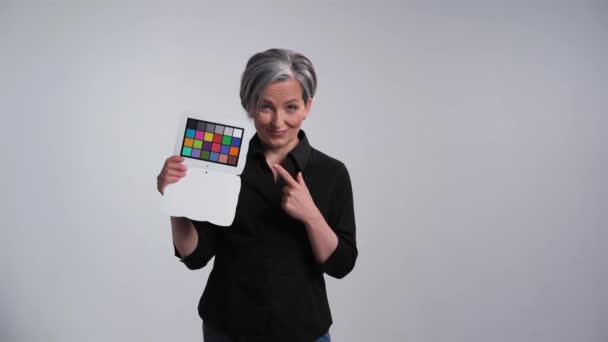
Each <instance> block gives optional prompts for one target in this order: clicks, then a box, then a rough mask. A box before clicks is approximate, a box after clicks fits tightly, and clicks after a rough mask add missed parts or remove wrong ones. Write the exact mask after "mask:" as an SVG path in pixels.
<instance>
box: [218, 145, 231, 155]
mask: <svg viewBox="0 0 608 342" xmlns="http://www.w3.org/2000/svg"><path fill="white" fill-rule="evenodd" d="M220 153H223V154H228V153H230V146H228V145H222V147H220Z"/></svg>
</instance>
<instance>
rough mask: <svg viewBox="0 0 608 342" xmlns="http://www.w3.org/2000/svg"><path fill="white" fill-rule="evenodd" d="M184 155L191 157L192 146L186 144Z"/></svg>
mask: <svg viewBox="0 0 608 342" xmlns="http://www.w3.org/2000/svg"><path fill="white" fill-rule="evenodd" d="M182 155H184V156H186V157H190V155H192V148H190V147H186V146H184V148H183V149H182Z"/></svg>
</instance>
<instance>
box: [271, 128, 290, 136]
mask: <svg viewBox="0 0 608 342" xmlns="http://www.w3.org/2000/svg"><path fill="white" fill-rule="evenodd" d="M268 132H270V134H271V135H272V136H275V137H280V136H282V135H283V134H285V132H287V130H286V129H285V130H282V131H276V130H272V129H270V130H268Z"/></svg>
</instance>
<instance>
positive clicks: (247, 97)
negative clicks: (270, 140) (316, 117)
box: [240, 49, 317, 114]
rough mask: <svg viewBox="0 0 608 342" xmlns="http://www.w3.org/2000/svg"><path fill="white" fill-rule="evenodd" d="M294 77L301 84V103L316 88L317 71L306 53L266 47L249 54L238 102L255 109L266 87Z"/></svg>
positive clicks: (245, 107)
mask: <svg viewBox="0 0 608 342" xmlns="http://www.w3.org/2000/svg"><path fill="white" fill-rule="evenodd" d="M290 79H295V80H297V81H298V82H299V83H300V87H301V88H302V99H303V100H304V104H306V102H307V101H308V99H309V98H312V97H313V96H314V94H315V91H316V89H317V75H316V73H315V69H314V67H313V66H312V63H311V62H310V60H309V59H308V58H306V56H304V55H302V54H300V53H297V52H294V51H291V50H287V49H268V50H266V51H263V52H258V53H256V54H255V55H253V56H251V58H249V61H248V62H247V66H246V67H245V71H243V75H242V76H241V91H240V95H241V105H242V106H243V108H244V109H245V110H246V111H247V113H249V114H254V113H257V112H258V111H259V110H260V106H261V104H262V96H263V95H264V91H265V90H266V88H267V87H268V86H269V85H270V84H272V83H275V82H280V81H286V80H290Z"/></svg>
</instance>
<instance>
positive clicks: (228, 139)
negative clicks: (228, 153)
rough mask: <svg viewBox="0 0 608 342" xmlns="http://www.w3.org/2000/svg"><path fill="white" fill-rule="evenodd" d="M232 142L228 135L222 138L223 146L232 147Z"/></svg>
mask: <svg viewBox="0 0 608 342" xmlns="http://www.w3.org/2000/svg"><path fill="white" fill-rule="evenodd" d="M231 141H232V137H231V136H228V135H224V137H223V138H222V145H228V146H230V142H231Z"/></svg>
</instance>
